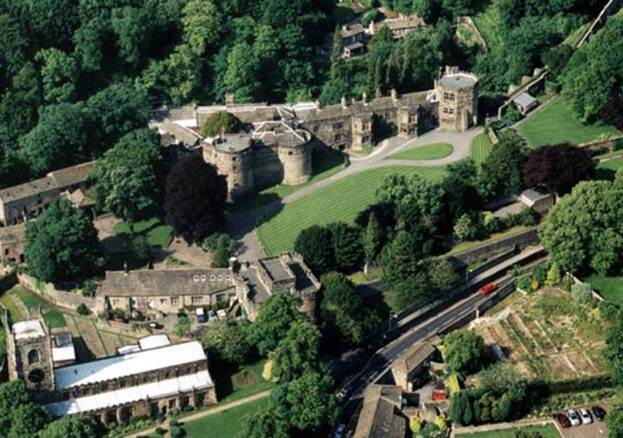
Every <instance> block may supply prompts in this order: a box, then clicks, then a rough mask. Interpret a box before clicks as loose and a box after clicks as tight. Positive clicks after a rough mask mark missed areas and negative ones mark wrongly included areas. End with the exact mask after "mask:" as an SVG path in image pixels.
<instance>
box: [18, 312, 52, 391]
mask: <svg viewBox="0 0 623 438" xmlns="http://www.w3.org/2000/svg"><path fill="white" fill-rule="evenodd" d="M7 356H8V368H9V379H10V380H16V379H20V380H23V381H24V383H25V384H26V388H28V389H30V390H36V391H39V392H41V391H44V390H48V391H53V390H54V366H53V364H52V341H51V338H50V334H49V332H48V329H47V327H46V325H45V323H44V322H43V320H41V319H31V320H27V321H20V322H16V323H15V324H13V326H12V327H11V329H10V331H9V332H8V333H7Z"/></svg>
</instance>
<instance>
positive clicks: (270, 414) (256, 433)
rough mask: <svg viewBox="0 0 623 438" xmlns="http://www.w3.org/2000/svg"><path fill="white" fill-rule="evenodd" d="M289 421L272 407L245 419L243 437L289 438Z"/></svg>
mask: <svg viewBox="0 0 623 438" xmlns="http://www.w3.org/2000/svg"><path fill="white" fill-rule="evenodd" d="M289 429H290V426H289V424H288V420H287V419H286V418H284V416H283V415H281V412H280V411H278V410H275V409H274V408H273V406H272V405H269V406H268V407H266V408H264V409H262V410H261V411H257V412H253V413H251V414H249V415H247V416H245V417H244V418H243V422H242V432H241V435H242V436H245V437H248V438H267V437H274V438H289V437H290V434H289V433H288V431H289Z"/></svg>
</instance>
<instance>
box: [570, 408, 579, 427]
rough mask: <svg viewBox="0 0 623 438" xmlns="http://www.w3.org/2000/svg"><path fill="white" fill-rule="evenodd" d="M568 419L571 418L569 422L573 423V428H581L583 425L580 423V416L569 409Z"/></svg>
mask: <svg viewBox="0 0 623 438" xmlns="http://www.w3.org/2000/svg"><path fill="white" fill-rule="evenodd" d="M567 417H569V421H571V425H572V426H579V425H580V424H582V423H581V422H580V416H579V415H578V413H577V412H576V411H574V410H573V409H569V410H568V411H567Z"/></svg>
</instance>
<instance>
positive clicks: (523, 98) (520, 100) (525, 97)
mask: <svg viewBox="0 0 623 438" xmlns="http://www.w3.org/2000/svg"><path fill="white" fill-rule="evenodd" d="M513 102H515V103H516V104H517V105H519V106H522V107H524V108H528V107H529V106H530V105H533V104H535V103H536V99H535V98H534V97H532V96H531V95H529V94H528V93H526V92H524V93H521V94H520V95H518V96H517V97H516V98H514V99H513Z"/></svg>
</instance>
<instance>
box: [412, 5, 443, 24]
mask: <svg viewBox="0 0 623 438" xmlns="http://www.w3.org/2000/svg"><path fill="white" fill-rule="evenodd" d="M437 7H438V4H437V0H413V12H415V13H416V14H417V15H418V16H419V17H421V18H422V19H423V20H424V22H425V23H426V24H432V23H434V22H435V19H436V18H437V14H438V11H437Z"/></svg>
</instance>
